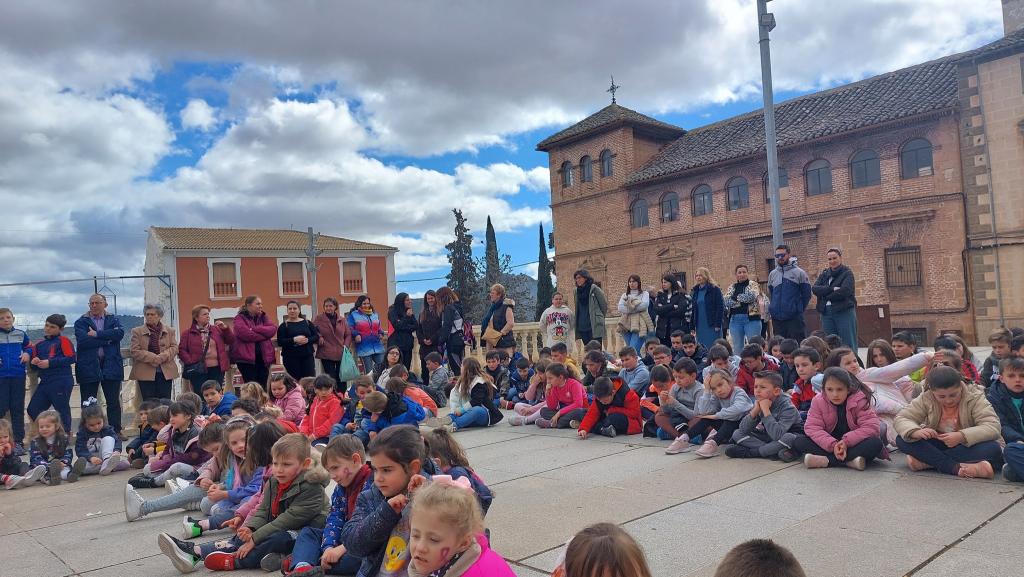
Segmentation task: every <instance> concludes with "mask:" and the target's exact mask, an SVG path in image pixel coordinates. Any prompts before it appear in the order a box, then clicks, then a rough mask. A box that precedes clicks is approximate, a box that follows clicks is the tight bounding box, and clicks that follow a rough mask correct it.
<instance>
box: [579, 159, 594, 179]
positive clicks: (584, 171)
mask: <svg viewBox="0 0 1024 577" xmlns="http://www.w3.org/2000/svg"><path fill="white" fill-rule="evenodd" d="M592 164H593V162H591V161H590V156H584V157H583V158H581V159H580V182H590V181H592V180H594V169H593V166H591V165H592Z"/></svg>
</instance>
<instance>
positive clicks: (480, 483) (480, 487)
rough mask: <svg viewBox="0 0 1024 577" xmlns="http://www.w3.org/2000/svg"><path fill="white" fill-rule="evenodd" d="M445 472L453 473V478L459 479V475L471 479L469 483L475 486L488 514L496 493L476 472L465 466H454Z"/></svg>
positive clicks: (485, 512)
mask: <svg viewBox="0 0 1024 577" xmlns="http://www.w3.org/2000/svg"><path fill="white" fill-rule="evenodd" d="M445 474H446V475H451V478H452V479H458V478H459V477H466V478H467V479H469V484H470V485H472V486H473V490H474V491H475V492H476V498H477V500H478V501H480V508H481V509H482V510H483V512H484V515H486V514H487V510H488V509H490V508H491V502H492V501H494V493H492V492H491V489H490V488H489V487H488V486H487V484H486V483H484V480H483V479H481V478H480V476H479V475H477V474H476V472H474V471H473V470H471V469H466V468H465V467H452V468H450V469H448V470H447V471H445Z"/></svg>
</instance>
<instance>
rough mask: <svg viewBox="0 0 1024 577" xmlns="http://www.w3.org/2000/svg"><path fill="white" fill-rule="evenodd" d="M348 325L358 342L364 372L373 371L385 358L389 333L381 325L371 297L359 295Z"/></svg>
mask: <svg viewBox="0 0 1024 577" xmlns="http://www.w3.org/2000/svg"><path fill="white" fill-rule="evenodd" d="M348 326H349V328H350V329H352V335H353V337H352V340H353V341H355V343H356V356H357V357H359V359H360V360H362V361H363V373H367V374H368V373H372V372H373V369H374V367H376V366H377V363H380V362H382V361H383V360H384V338H385V337H387V335H388V334H387V332H385V331H384V329H382V328H381V326H380V317H379V316H377V313H376V311H374V310H373V303H372V302H371V301H370V297H368V296H366V295H359V298H357V299H356V304H355V306H353V307H352V310H351V311H349V313H348Z"/></svg>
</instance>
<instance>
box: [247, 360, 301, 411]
mask: <svg viewBox="0 0 1024 577" xmlns="http://www.w3.org/2000/svg"><path fill="white" fill-rule="evenodd" d="M286 374H288V373H285V372H283V371H274V372H272V373H270V376H269V377H268V378H267V383H265V384H260V383H257V382H256V381H249V382H248V383H245V384H244V385H242V387H241V389H239V391H238V400H240V401H241V400H247V401H252V402H253V403H255V404H256V412H255V413H251V414H253V415H255V414H256V413H258V412H260V411H262V410H263V407H266V406H267V405H269V404H270V396H269V395H267V387H269V385H270V382H271V381H273V380H274V379H280V378H281V376H282V375H286ZM231 404H232V405H234V403H231ZM302 409H303V411H302V412H303V413H305V412H306V411H305V409H306V407H305V403H303V407H302Z"/></svg>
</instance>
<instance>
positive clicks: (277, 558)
mask: <svg viewBox="0 0 1024 577" xmlns="http://www.w3.org/2000/svg"><path fill="white" fill-rule="evenodd" d="M283 561H284V555H282V554H280V553H267V554H266V555H264V556H263V558H262V559H260V569H263V570H264V571H266V572H267V573H270V572H271V571H280V570H281V569H282V567H283V566H284V563H283Z"/></svg>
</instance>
